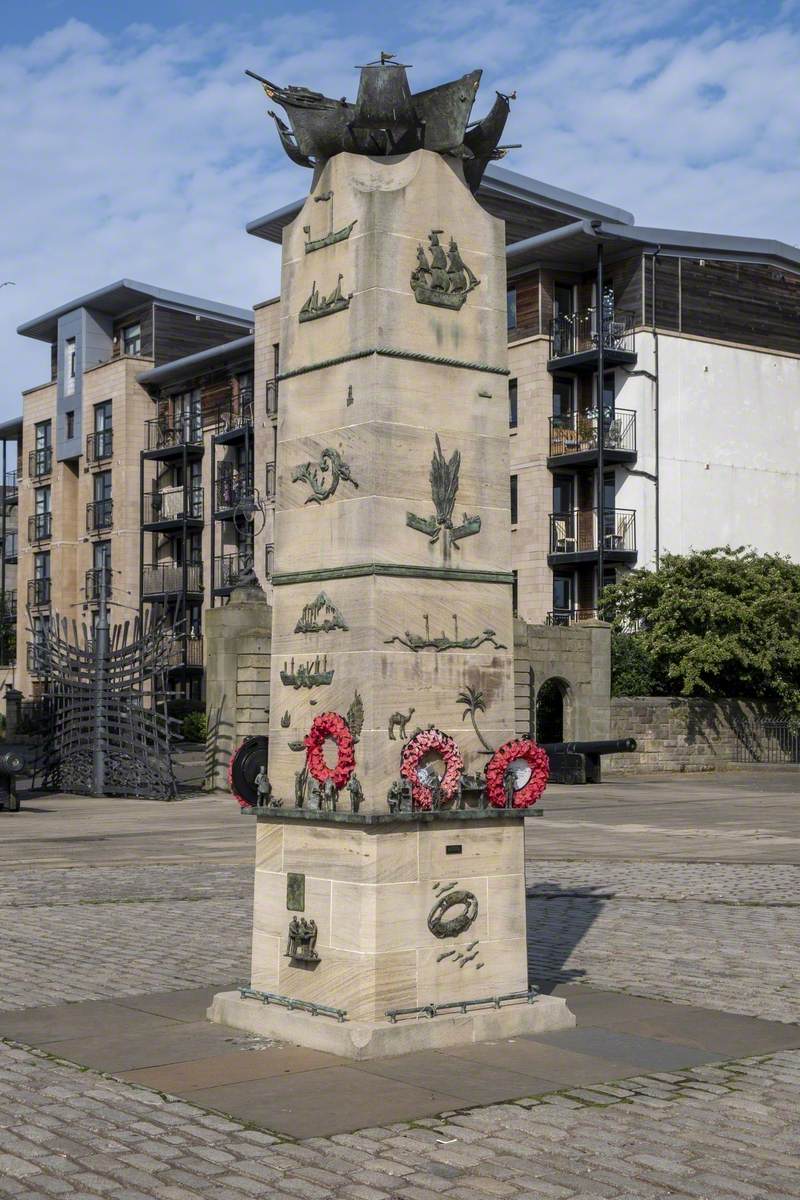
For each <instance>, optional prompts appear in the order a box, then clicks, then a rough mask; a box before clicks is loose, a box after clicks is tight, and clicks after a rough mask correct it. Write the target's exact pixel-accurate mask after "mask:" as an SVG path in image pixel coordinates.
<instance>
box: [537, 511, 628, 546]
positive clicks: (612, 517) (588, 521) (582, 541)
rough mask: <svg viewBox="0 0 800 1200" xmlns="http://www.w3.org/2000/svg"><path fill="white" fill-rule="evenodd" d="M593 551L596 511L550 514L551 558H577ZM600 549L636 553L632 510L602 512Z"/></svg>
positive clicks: (595, 541)
mask: <svg viewBox="0 0 800 1200" xmlns="http://www.w3.org/2000/svg"><path fill="white" fill-rule="evenodd" d="M597 548H598V547H597V509H596V508H586V509H578V510H576V511H574V512H563V513H550V553H551V554H580V553H583V552H585V551H588V550H597ZM603 549H604V550H605V551H606V552H608V551H610V550H632V551H635V550H636V513H635V512H634V510H633V509H632V508H607V509H605V511H604V512H603Z"/></svg>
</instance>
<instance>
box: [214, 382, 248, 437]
mask: <svg viewBox="0 0 800 1200" xmlns="http://www.w3.org/2000/svg"><path fill="white" fill-rule="evenodd" d="M252 424H253V391H252V389H251V388H242V390H241V391H240V392H239V394H238V396H230V397H229V398H228V399H227V400H226V401H224V403H222V404H219V405H217V408H216V420H215V429H214V431H215V433H216V435H217V436H218V437H219V435H220V434H222V433H232V432H233V431H234V430H237V429H247V428H248V427H251V426H252Z"/></svg>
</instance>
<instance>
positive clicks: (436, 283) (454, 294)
mask: <svg viewBox="0 0 800 1200" xmlns="http://www.w3.org/2000/svg"><path fill="white" fill-rule="evenodd" d="M440 233H444V230H443V229H432V230H431V231H430V233H429V234H428V243H429V246H428V252H427V253H426V251H425V247H424V246H423V245H422V244H421V243H420V245H418V246H417V265H416V268H415V270H413V271H412V272H411V290H412V291H413V293H414V298H415V299H416V301H417V304H433V305H434V306H435V307H436V308H452V309H455V311H456V312H458V310H459V309H460V308H461V307H462V305H463V304H464V301H465V300H466V298H467V296H468V295H469V294H470V292H471V291H473V290H474V289H475V288H476V287H477V286H478V284H479V283H480V279H478V277H477V276H476V275H475V274H474V273H473V271H472V270H471V269H470V268H469V267H468V266H467V264H466V263H465V262H464V260H463V258H462V257H461V252H460V251H459V249H458V242H457V241H456V240H455V238H452V237H451V238H450V245H449V247H448V249H447V250H445V249H444V247H443V246H442V245H441V243H440V242H439V234H440ZM428 254H430V256H431V257H430V261H429V260H428Z"/></svg>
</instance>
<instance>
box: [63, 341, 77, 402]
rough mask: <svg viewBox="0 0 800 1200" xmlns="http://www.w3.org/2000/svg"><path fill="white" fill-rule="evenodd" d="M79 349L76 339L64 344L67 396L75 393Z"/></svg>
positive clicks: (65, 388)
mask: <svg viewBox="0 0 800 1200" xmlns="http://www.w3.org/2000/svg"><path fill="white" fill-rule="evenodd" d="M77 355H78V352H77V347H76V345H75V338H74V337H73V338H67V340H66V342H65V343H64V375H65V383H64V392H65V394H66V395H67V396H71V395H72V394H73V392H74V391H75V374H76V370H77Z"/></svg>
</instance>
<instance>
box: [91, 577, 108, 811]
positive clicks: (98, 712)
mask: <svg viewBox="0 0 800 1200" xmlns="http://www.w3.org/2000/svg"><path fill="white" fill-rule="evenodd" d="M99 576H100V597H99V600H100V605H99V609H98V613H97V626H96V628H95V637H94V655H95V694H94V749H93V751H92V795H93V796H102V795H103V794H104V792H105V786H106V719H107V699H108V697H107V691H108V678H107V676H108V603H107V582H108V562H107V561H106V557H105V555H103V559H102V562H101V564H100V570H99Z"/></svg>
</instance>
